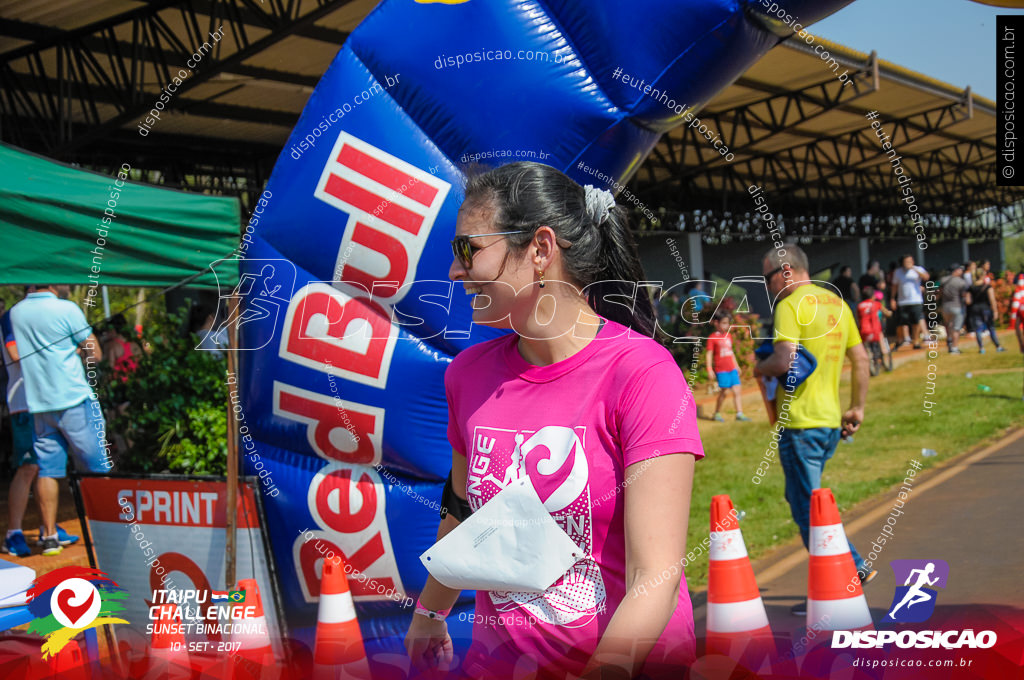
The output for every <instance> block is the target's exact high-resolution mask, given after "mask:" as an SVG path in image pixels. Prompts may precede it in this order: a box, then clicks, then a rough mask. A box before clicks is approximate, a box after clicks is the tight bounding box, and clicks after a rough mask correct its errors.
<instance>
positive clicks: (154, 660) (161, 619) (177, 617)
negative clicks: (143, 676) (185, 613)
mask: <svg viewBox="0 0 1024 680" xmlns="http://www.w3.org/2000/svg"><path fill="white" fill-rule="evenodd" d="M156 607H157V615H156V622H155V623H154V624H153V639H152V640H151V641H150V644H149V671H148V673H147V675H152V677H157V676H159V677H161V678H166V677H172V678H178V677H182V678H188V677H191V675H192V670H191V668H190V666H189V660H188V646H187V645H186V644H185V629H184V626H183V625H182V622H181V610H180V609H179V608H178V606H177V605H175V604H159V605H156Z"/></svg>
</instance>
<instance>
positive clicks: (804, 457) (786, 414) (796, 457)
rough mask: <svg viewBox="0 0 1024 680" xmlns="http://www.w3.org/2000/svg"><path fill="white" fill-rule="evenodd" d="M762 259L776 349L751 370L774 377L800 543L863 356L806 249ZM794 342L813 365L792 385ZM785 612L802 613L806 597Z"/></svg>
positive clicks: (863, 374)
mask: <svg viewBox="0 0 1024 680" xmlns="http://www.w3.org/2000/svg"><path fill="white" fill-rule="evenodd" d="M762 266H763V271H764V278H765V283H766V284H767V286H768V290H769V292H770V293H771V294H772V296H774V298H775V310H774V315H775V318H774V320H775V349H774V352H773V353H772V355H771V356H770V357H768V358H767V359H763V360H762V361H760V362H758V364H757V366H756V368H755V373H756V374H760V375H766V376H775V377H778V378H779V382H780V384H779V389H778V391H777V392H776V412H777V413H778V422H776V424H775V428H776V432H778V433H779V461H780V462H781V463H782V469H783V471H784V472H785V475H786V500H787V501H788V502H789V509H790V512H792V514H793V521H795V522H796V524H797V526H798V527H800V536H801V537H802V538H803V541H804V547H807V541H808V535H809V532H810V529H809V525H810V507H811V506H810V503H811V492H812V491H813V490H814V489H817V488H818V487H820V486H821V474H822V472H823V471H824V469H825V463H826V462H827V461H828V459H829V458H831V457H832V454H834V453H835V451H836V446H837V445H838V444H839V439H840V437H841V432H842V430H845V431H846V432H847V433H849V434H853V433H854V432H856V431H857V428H858V427H860V424H861V423H862V422H863V421H864V403H865V401H866V400H867V395H868V379H869V363H868V355H867V352H866V351H865V350H864V345H863V344H862V343H861V339H860V333H859V332H858V331H857V322H856V321H855V320H854V318H853V313H852V312H851V311H850V308H849V307H848V306H847V305H846V304H844V303H843V300H842V298H841V297H839V295H837V294H836V293H835V292H834V291H832V290H829V289H826V288H822V287H821V286H817V285H815V284H813V283H812V282H811V280H810V277H809V274H808V270H809V265H808V263H807V255H806V254H805V253H804V251H803V250H801V249H800V247H799V246H797V245H795V244H787V245H786V247H785V248H779V249H773V250H771V251H769V252H768V254H767V255H765V257H764V259H763V261H762ZM797 343H799V344H800V345H801V346H803V347H804V348H805V349H806V350H807V351H809V352H810V353H811V354H813V355H814V358H815V360H816V361H817V363H818V365H817V368H815V370H814V372H813V373H811V374H810V376H808V377H807V379H806V380H804V381H803V382H802V383H800V384H799V385H798V386H797V387H796V388H795V389H792V383H790V384H788V385H787V381H788V380H790V375H789V369H790V362H791V361H792V360H793V359H795V357H796V349H797ZM844 355H845V356H847V357H849V358H850V362H851V363H852V364H853V370H852V372H851V379H852V380H851V382H852V390H851V395H850V407H849V408H848V409H847V410H846V411H845V412H843V410H842V407H841V406H840V403H839V378H840V375H841V373H842V370H843V356H844ZM841 428H842V429H841ZM850 553H851V554H852V555H853V561H854V564H856V565H857V575H858V576H859V577H860V579H861V582H862V583H867V582H868V581H870V580H871V579H872V578H874V576H875V574H877V571H875V570H873V569H870V568H866V567H865V565H864V559H863V558H862V557H861V556H860V554H859V553H858V552H857V550H856V548H854V547H853V544H852V543H851V544H850ZM792 611H793V613H794V614H797V615H798V616H803V615H805V614H806V603H804V604H803V605H797V606H795V607H793V609H792Z"/></svg>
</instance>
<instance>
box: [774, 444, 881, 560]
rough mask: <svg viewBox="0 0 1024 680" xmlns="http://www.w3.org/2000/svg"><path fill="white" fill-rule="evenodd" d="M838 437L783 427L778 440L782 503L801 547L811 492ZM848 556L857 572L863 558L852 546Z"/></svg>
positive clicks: (805, 537) (807, 527) (806, 531)
mask: <svg viewBox="0 0 1024 680" xmlns="http://www.w3.org/2000/svg"><path fill="white" fill-rule="evenodd" d="M839 435H840V432H839V428H831V427H809V428H806V429H791V428H785V429H784V430H783V431H782V433H781V435H780V438H779V461H780V462H781V463H782V470H783V471H784V472H785V473H786V500H787V501H788V502H789V511H790V512H791V513H792V514H793V521H794V522H796V525H797V526H798V527H800V537H801V538H802V539H803V540H804V547H805V548H806V547H807V545H808V537H809V534H810V524H811V492H812V491H814V490H815V489H817V488H819V487H820V486H821V473H822V472H823V471H824V470H825V463H826V462H827V461H828V459H829V458H831V457H832V454H834V453H835V452H836V446H838V445H839ZM847 542H849V541H847ZM850 554H851V555H853V563H854V564H855V565H857V568H858V569H860V568H861V567H862V566H863V564H864V558H863V557H861V556H860V553H858V552H857V549H856V548H854V547H853V543H850Z"/></svg>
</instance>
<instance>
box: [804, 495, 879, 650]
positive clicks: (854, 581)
mask: <svg viewBox="0 0 1024 680" xmlns="http://www.w3.org/2000/svg"><path fill="white" fill-rule="evenodd" d="M809 543H810V545H809V548H810V551H811V559H810V566H809V567H808V574H807V627H808V628H812V627H815V630H863V629H873V628H874V625H873V624H872V622H871V611H870V610H869V609H868V601H867V598H865V597H864V591H863V590H862V589H861V586H860V578H858V577H857V567H856V565H854V563H853V555H851V554H850V544H849V543H848V542H847V540H846V531H845V530H844V529H843V523H842V520H840V519H839V508H838V507H837V506H836V499H835V497H834V496H833V495H832V490H831V489H815V490H814V492H813V493H812V494H811V535H810V541H809Z"/></svg>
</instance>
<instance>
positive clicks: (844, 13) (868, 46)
mask: <svg viewBox="0 0 1024 680" xmlns="http://www.w3.org/2000/svg"><path fill="white" fill-rule="evenodd" d="M780 4H781V3H780ZM999 14H1024V10H1016V9H1004V8H999V7H990V6H988V5H982V4H980V3H976V2H971V1H970V0H854V2H852V3H851V4H849V5H847V6H846V7H844V8H843V9H841V10H839V11H838V12H836V13H835V14H833V15H832V16H830V17H828V18H827V19H824V20H822V21H819V22H818V23H816V24H814V25H813V26H811V28H810V30H811V32H812V33H814V34H815V35H820V36H822V37H823V38H827V39H829V40H832V41H835V42H838V43H841V44H843V45H845V46H847V47H851V48H853V49H855V50H859V51H861V52H866V53H870V52H871V50H877V51H878V56H879V58H880V59H885V60H886V61H890V62H893V63H894V64H899V65H900V66H905V67H907V68H909V69H911V70H914V71H917V72H918V73H923V74H924V75H926V76H931V77H932V78H936V79H937V80H941V81H943V82H946V83H950V84H951V85H955V86H957V87H959V88H963V87H966V86H967V85H970V86H971V90H972V91H973V92H975V93H976V94H980V95H981V96H983V97H987V98H988V99H995V94H996V73H995V49H996V48H995V35H996V15H999Z"/></svg>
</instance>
